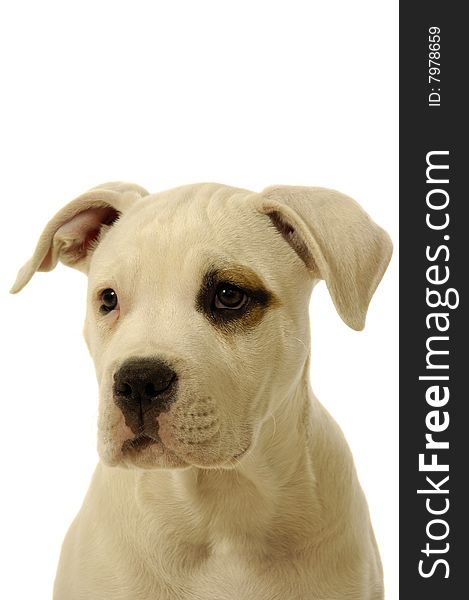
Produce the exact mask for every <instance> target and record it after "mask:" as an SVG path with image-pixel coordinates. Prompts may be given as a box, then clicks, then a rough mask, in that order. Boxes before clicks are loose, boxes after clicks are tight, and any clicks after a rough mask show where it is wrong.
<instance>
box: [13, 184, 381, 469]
mask: <svg viewBox="0 0 469 600" xmlns="http://www.w3.org/2000/svg"><path fill="white" fill-rule="evenodd" d="M390 255H391V243H390V240H389V238H388V236H387V234H386V233H385V232H384V231H383V230H382V229H380V228H379V227H378V226H377V225H376V224H374V223H373V222H372V221H371V219H370V218H369V217H368V215H366V213H365V212H364V211H363V210H362V209H361V208H360V207H359V206H358V205H357V204H356V203H355V202H354V201H353V200H351V199H350V198H348V197H346V196H343V195H342V194H339V193H338V192H335V191H332V190H325V189H322V188H299V187H274V188H268V189H267V190H265V191H264V192H263V193H261V194H255V193H252V192H248V191H246V190H240V189H236V188H231V187H226V186H221V185H218V184H199V185H193V186H184V187H182V188H177V189H175V190H170V191H168V192H163V193H160V194H155V195H148V193H147V192H146V191H145V190H143V188H140V187H138V186H133V185H130V184H121V183H113V184H105V185H103V186H99V187H98V188H94V189H93V190H91V191H89V192H87V193H85V194H83V195H82V196H80V197H79V198H77V199H76V200H74V201H73V202H71V203H70V204H68V205H67V206H66V207H65V208H64V209H62V210H61V211H60V212H59V213H58V214H57V215H56V216H55V217H54V218H53V219H52V220H51V221H50V223H49V224H48V225H47V226H46V229H45V230H44V233H43V234H42V236H41V238H40V240H39V242H38V245H37V248H36V251H35V253H34V255H33V257H32V258H31V260H30V261H29V262H28V263H27V264H26V265H25V266H24V267H23V269H22V270H21V271H20V273H19V275H18V278H17V281H16V282H15V285H14V286H13V289H12V291H13V292H17V291H19V290H20V289H21V288H22V287H23V286H24V285H25V284H26V283H27V282H28V281H29V279H30V278H31V277H32V275H33V274H34V272H35V271H48V270H51V269H53V268H54V266H55V265H56V263H57V261H58V260H61V261H62V262H64V263H65V264H67V265H70V266H73V267H76V268H78V269H80V270H82V271H84V272H85V273H87V274H88V282H89V285H88V302H87V317H86V322H85V338H86V341H87V344H88V347H89V349H90V353H91V355H92V357H93V360H94V363H95V366H96V372H97V377H98V382H99V389H100V410H99V427H98V430H99V439H98V450H99V453H100V456H101V458H102V460H103V461H104V462H106V463H107V464H109V465H121V466H124V465H126V466H138V467H143V468H155V467H166V468H175V467H187V466H190V465H195V466H199V467H204V468H211V467H224V468H231V467H232V466H234V465H236V464H237V461H238V460H239V459H240V458H241V456H242V455H243V454H245V453H246V452H247V451H248V450H249V448H250V447H252V446H253V445H254V444H255V443H256V439H257V436H258V433H259V431H260V428H261V426H262V423H263V422H264V421H265V420H266V419H267V418H269V416H270V414H271V413H272V411H273V410H274V409H275V408H276V407H277V406H278V405H279V404H280V403H282V402H284V401H285V399H287V398H288V397H289V396H290V395H291V392H292V390H293V389H294V388H295V386H296V385H297V384H298V381H299V379H300V378H301V376H302V374H303V371H304V367H305V364H306V361H307V359H308V355H309V321H308V305H309V295H310V292H311V289H312V287H313V285H314V283H315V282H316V281H317V280H318V279H321V278H322V279H325V281H326V283H327V286H328V288H329V290H330V293H331V296H332V298H333V301H334V303H335V306H336V307H337V310H338V312H339V314H340V315H341V317H342V318H343V320H344V321H345V322H346V323H347V324H348V325H350V326H351V327H353V328H354V329H361V328H362V327H363V326H364V321H365V315H366V310H367V307H368V303H369V301H370V299H371V296H372V294H373V292H374V290H375V288H376V286H377V285H378V283H379V281H380V279H381V277H382V274H383V272H384V270H385V268H386V266H387V263H388V261H389V258H390Z"/></svg>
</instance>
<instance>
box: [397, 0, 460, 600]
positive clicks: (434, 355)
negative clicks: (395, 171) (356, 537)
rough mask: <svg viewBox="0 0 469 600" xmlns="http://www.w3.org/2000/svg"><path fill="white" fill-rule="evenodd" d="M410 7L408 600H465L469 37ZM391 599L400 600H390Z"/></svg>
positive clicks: (406, 129)
mask: <svg viewBox="0 0 469 600" xmlns="http://www.w3.org/2000/svg"><path fill="white" fill-rule="evenodd" d="M463 10H464V11H465V6H464V3H456V2H435V1H433V0H430V1H427V2H424V3H422V4H420V5H417V4H415V3H401V14H400V35H401V46H400V118H401V125H400V232H401V233H400V273H401V284H400V285H401V287H400V316H401V317H400V318H401V327H400V343H401V361H400V366H401V371H400V377H401V384H400V438H401V450H400V473H401V480H400V516H401V527H400V586H399V587H400V598H401V599H405V600H407V599H409V600H410V599H411V600H415V599H417V598H424V599H425V600H433V599H437V598H438V599H439V600H441V598H444V599H445V600H450V599H453V598H454V599H456V598H457V599H459V598H463V597H468V592H467V587H468V582H469V563H468V554H469V550H468V544H469V528H468V520H469V519H468V514H469V499H468V498H469V419H468V418H467V415H468V410H467V407H468V404H469V393H468V387H469V345H468V344H467V343H466V338H468V337H469V314H468V311H467V306H468V285H467V280H468V278H469V267H468V262H469V217H468V216H467V215H468V214H469V211H468V207H469V194H468V191H467V189H466V187H467V183H465V180H466V179H467V174H468V172H469V168H468V165H467V159H468V158H469V152H468V149H467V147H466V146H467V143H468V142H467V138H468V133H469V132H468V129H469V127H468V123H469V116H468V115H469V102H468V101H467V99H466V98H465V96H466V94H467V91H466V90H467V89H469V86H468V83H467V73H468V71H469V69H468V67H467V64H466V63H467V59H468V58H469V51H468V48H469V46H468V44H469V34H468V31H467V20H466V19H465V17H464V16H463ZM390 600H394V599H390Z"/></svg>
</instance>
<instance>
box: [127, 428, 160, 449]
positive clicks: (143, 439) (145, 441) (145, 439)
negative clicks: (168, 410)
mask: <svg viewBox="0 0 469 600" xmlns="http://www.w3.org/2000/svg"><path fill="white" fill-rule="evenodd" d="M160 441H161V440H160V438H159V437H158V436H150V435H148V434H146V433H139V434H138V435H136V436H135V437H134V438H132V439H130V440H126V441H125V442H124V443H123V444H122V452H123V453H124V454H128V453H129V452H132V451H133V452H140V451H141V450H144V449H145V448H148V446H151V445H152V444H156V443H158V442H160Z"/></svg>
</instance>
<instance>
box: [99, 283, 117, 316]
mask: <svg viewBox="0 0 469 600" xmlns="http://www.w3.org/2000/svg"><path fill="white" fill-rule="evenodd" d="M100 300H101V306H100V307H99V312H101V313H103V314H107V313H109V312H111V310H115V309H116V308H117V305H118V299H117V294H116V292H115V291H114V290H112V289H111V288H107V289H106V290H104V291H103V292H101V295H100Z"/></svg>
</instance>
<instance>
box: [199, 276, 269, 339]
mask: <svg viewBox="0 0 469 600" xmlns="http://www.w3.org/2000/svg"><path fill="white" fill-rule="evenodd" d="M230 294H231V295H232V296H233V297H234V296H235V295H236V297H237V298H238V301H233V304H232V306H229V302H228V301H227V300H228V296H229V295H230ZM243 296H244V297H245V298H244V300H242V298H243ZM274 304H276V298H275V296H274V295H273V293H272V292H270V291H269V290H267V288H266V287H265V285H264V284H263V282H262V281H261V279H260V278H259V277H258V275H256V273H254V271H252V270H251V269H249V268H247V267H242V266H235V267H230V268H224V269H213V270H210V271H208V272H207V273H206V274H205V275H204V277H203V279H202V284H201V286H200V290H199V293H198V294H197V299H196V309H197V310H198V311H199V312H201V313H203V314H204V315H205V316H206V317H207V319H208V320H209V321H210V322H211V323H212V324H213V325H214V326H215V327H217V328H218V329H220V330H222V331H224V332H226V333H236V332H240V331H243V330H248V329H251V328H252V327H254V326H255V325H257V323H259V321H260V320H261V319H262V316H263V315H264V313H265V311H266V310H267V308H269V307H270V306H272V305H274Z"/></svg>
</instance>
